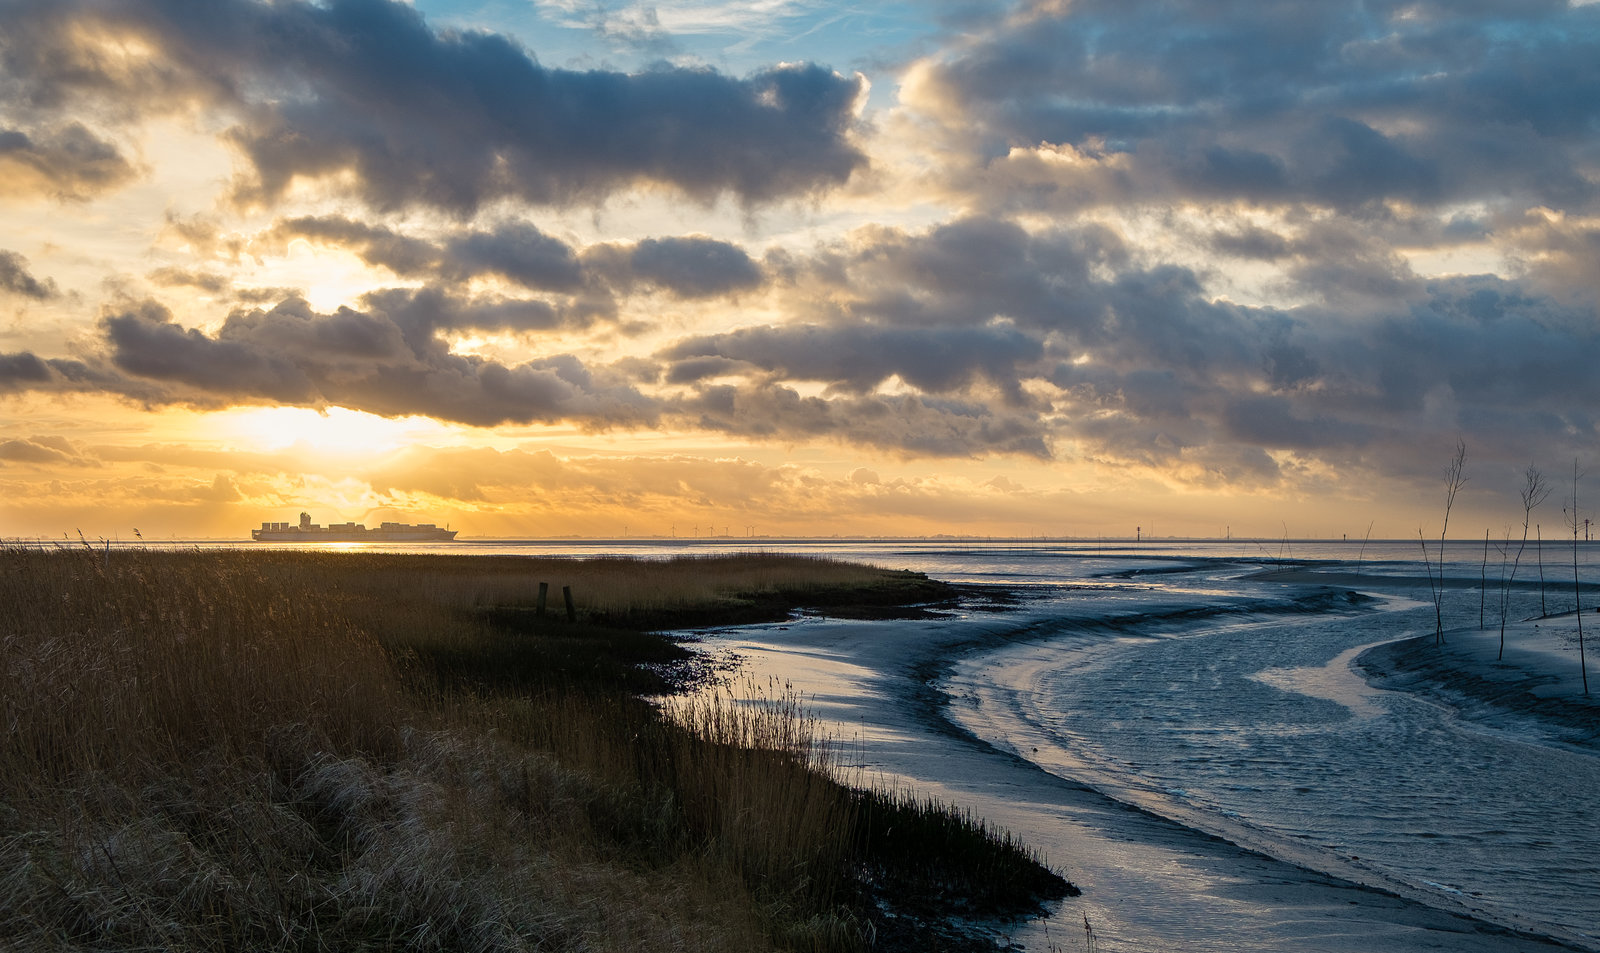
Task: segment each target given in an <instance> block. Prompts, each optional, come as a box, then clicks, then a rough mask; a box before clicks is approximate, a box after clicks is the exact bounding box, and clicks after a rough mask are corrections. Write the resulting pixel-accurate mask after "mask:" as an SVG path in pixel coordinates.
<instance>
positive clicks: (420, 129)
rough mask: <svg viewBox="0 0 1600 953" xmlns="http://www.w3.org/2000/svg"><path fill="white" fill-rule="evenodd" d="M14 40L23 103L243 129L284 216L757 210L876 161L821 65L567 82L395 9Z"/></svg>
mask: <svg viewBox="0 0 1600 953" xmlns="http://www.w3.org/2000/svg"><path fill="white" fill-rule="evenodd" d="M0 27H4V28H5V29H4V30H3V31H0V32H6V33H9V34H10V35H11V36H12V38H13V39H11V40H10V41H9V42H7V43H6V44H5V46H4V49H3V54H4V60H3V62H4V66H5V68H6V72H7V76H6V80H7V85H9V86H10V87H11V88H12V89H13V90H15V94H16V96H17V97H18V98H19V99H20V100H25V101H28V102H30V103H31V104H32V106H33V108H34V109H36V110H40V111H49V110H55V111H62V110H65V109H67V108H71V106H72V104H73V103H75V102H87V103H92V104H96V105H97V107H98V108H101V109H104V110H107V111H109V112H115V111H118V110H121V111H124V112H127V113H133V114H141V113H143V114H149V113H157V112H161V111H174V110H178V109H182V108H191V107H193V106H196V105H198V106H200V107H202V108H206V109H209V110H214V111H216V112H217V114H218V115H222V116H227V117H230V118H231V119H232V121H233V124H232V125H231V126H229V127H228V128H227V130H226V133H225V136H224V138H225V139H226V140H227V141H228V142H229V143H231V144H232V146H233V147H234V148H236V149H237V150H238V152H239V153H240V155H242V156H243V158H244V159H245V161H246V163H247V166H248V172H247V173H246V174H245V175H243V176H242V177H241V178H240V180H239V181H238V183H237V184H236V190H235V192H236V198H237V199H238V200H239V201H240V202H243V203H246V204H264V205H270V204H272V203H275V202H276V201H278V200H279V199H280V198H282V197H283V196H284V194H285V193H286V191H287V190H288V189H289V187H290V185H291V184H292V183H293V182H295V181H296V180H297V179H305V180H324V181H326V182H329V183H340V184H342V185H345V186H347V187H348V188H349V189H350V190H351V191H353V192H354V193H355V194H357V195H359V196H360V197H361V198H363V199H365V200H366V202H368V203H369V204H370V205H372V206H373V207H376V208H382V209H396V208H402V207H411V206H422V207H431V208H437V209H442V210H445V211H448V212H451V213H454V214H457V215H462V216H465V215H469V214H471V213H472V212H474V211H476V210H477V209H479V208H480V207H482V206H483V205H484V204H486V203H489V202H493V201H495V200H498V199H506V198H511V199H519V200H522V201H526V202H532V203H537V204H555V205H569V204H574V203H590V202H597V201H600V200H603V199H604V198H605V197H607V196H608V195H610V194H612V193H614V192H617V191H619V190H626V189H630V188H633V187H635V186H639V185H645V184H659V185H665V186H669V187H671V188H673V189H676V190H677V191H679V192H680V193H683V194H687V195H689V196H692V197H694V198H696V199H698V200H702V201H710V200H713V199H715V198H717V197H719V196H722V195H725V194H727V195H732V196H734V197H736V198H737V199H739V200H740V201H741V202H744V203H748V204H753V203H763V202H769V201H773V200H777V199H782V198H786V197H791V196H801V195H809V194H812V193H815V192H817V191H819V190H822V189H826V188H830V187H833V186H836V185H838V184H840V183H842V182H844V181H845V180H846V179H848V178H849V177H850V176H851V174H852V173H854V172H855V171H856V170H857V169H858V168H861V167H862V166H863V165H864V164H865V161H866V160H865V156H864V155H863V153H862V152H861V151H860V150H859V148H858V147H857V146H856V145H855V144H854V143H853V141H852V128H853V126H854V123H855V105H856V100H857V98H858V96H859V95H860V93H861V81H860V80H859V79H857V78H853V77H844V76H840V75H838V74H836V73H833V72H831V71H829V70H827V69H824V68H822V67H818V66H814V65H807V64H791V65H783V66H777V67H773V68H770V69H767V70H763V71H761V72H758V73H755V74H753V75H751V76H748V77H746V78H743V79H739V78H733V77H729V76H725V75H723V74H720V73H717V72H715V71H713V70H709V69H691V68H672V67H660V68H656V69H652V70H649V71H646V72H642V73H635V74H629V73H621V72H612V71H605V70H590V71H584V72H577V71H571V70H561V69H552V68H548V67H545V66H543V65H541V64H540V63H539V62H538V61H537V60H536V59H535V58H534V56H533V55H532V54H531V53H530V52H528V51H527V50H525V49H523V48H522V47H521V46H519V45H518V44H517V43H516V42H514V41H513V40H511V39H509V38H508V37H506V36H503V35H499V34H495V33H488V32H482V31H473V30H468V31H459V30H436V29H434V28H432V27H430V26H429V25H428V23H427V22H426V21H425V20H424V19H423V17H422V15H421V14H420V13H418V12H417V11H416V10H415V9H414V8H412V7H411V6H409V5H408V4H404V3H400V2H394V0H330V2H327V3H321V4H314V3H310V2H304V0H285V2H277V3H266V2H259V0H217V2H213V3H209V4H206V5H205V9H204V10H203V11H197V10H196V9H195V8H194V6H193V5H192V4H190V3H186V2H181V0H128V2H124V3H120V4H115V5H109V6H108V5H104V4H99V3H91V2H88V0H62V2H58V3H50V4H42V3H38V2H27V3H21V4H14V5H11V6H9V7H8V8H7V11H6V13H5V14H3V15H0ZM107 48H114V49H122V50H125V51H135V52H132V53H125V54H124V55H122V56H121V57H113V56H106V55H101V54H102V53H103V51H104V50H105V49H107ZM69 132H70V130H69ZM8 135H15V136H17V137H20V138H19V139H18V143H19V144H18V146H17V148H18V149H21V150H23V154H28V155H31V154H32V153H28V152H27V151H26V148H25V147H27V144H28V142H29V140H28V139H27V137H26V136H22V134H20V133H16V134H8ZM60 136H68V138H66V139H61V138H60ZM7 141H9V140H5V139H0V149H3V148H5V143H6V142H7ZM58 141H59V145H58V149H57V151H63V150H65V151H66V152H68V153H69V154H71V155H73V156H74V157H77V158H79V159H80V161H78V162H77V163H76V167H80V168H81V167H84V166H85V163H84V162H83V161H81V160H82V158H85V157H86V156H84V155H83V153H84V152H85V149H86V148H87V147H88V146H90V145H93V143H94V142H97V140H92V139H91V137H89V136H88V133H87V132H86V131H84V130H82V129H81V127H77V132H75V133H71V134H70V135H69V133H67V132H63V133H61V134H59V136H58ZM101 145H102V146H103V144H101ZM69 146H77V148H76V151H75V152H74V151H73V149H70V148H67V147H69ZM33 148H34V149H35V150H37V148H38V147H37V146H35V147H33ZM90 151H92V150H90ZM100 151H101V152H105V149H103V148H102V149H101V150H100ZM3 154H4V153H3V152H0V155H3ZM100 158H101V161H102V165H104V164H105V163H107V162H112V161H114V160H115V159H116V157H115V155H114V154H108V155H105V156H102V157H100ZM124 165H125V164H124ZM121 168H122V166H114V167H112V168H107V169H106V170H105V171H104V172H103V173H102V177H105V175H107V174H109V173H110V172H112V171H116V170H119V169H121Z"/></svg>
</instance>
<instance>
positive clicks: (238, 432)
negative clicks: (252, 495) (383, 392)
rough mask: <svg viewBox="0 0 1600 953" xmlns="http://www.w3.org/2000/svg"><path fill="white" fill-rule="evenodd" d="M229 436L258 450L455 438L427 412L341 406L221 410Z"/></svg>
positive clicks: (375, 448) (384, 448)
mask: <svg viewBox="0 0 1600 953" xmlns="http://www.w3.org/2000/svg"><path fill="white" fill-rule="evenodd" d="M219 416H221V417H223V418H224V419H223V420H221V421H219V422H218V423H219V425H220V426H219V429H221V430H222V431H223V432H225V433H226V434H227V436H228V437H229V438H230V441H238V442H239V443H242V444H246V445H248V446H249V447H251V448H253V449H257V450H283V449H286V448H289V447H307V448H310V449H312V450H317V451H321V452H324V453H339V454H348V453H387V452H390V451H394V450H399V449H401V448H403V447H406V446H409V445H411V444H413V443H417V442H431V443H435V444H437V443H444V442H453V441H451V437H452V434H451V431H450V428H448V427H446V426H445V425H443V424H441V423H439V422H438V421H436V420H433V419H430V418H428V417H397V418H390V417H379V416H377V415H376V414H368V413H363V412H361V411H359V410H347V409H345V408H343V407H330V408H328V409H327V410H326V411H321V412H318V411H315V410H310V409H308V408H304V407H251V408H240V409H237V410H231V411H225V412H224V413H223V414H221V415H219Z"/></svg>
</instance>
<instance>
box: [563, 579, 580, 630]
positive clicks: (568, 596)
mask: <svg viewBox="0 0 1600 953" xmlns="http://www.w3.org/2000/svg"><path fill="white" fill-rule="evenodd" d="M561 598H562V599H563V600H565V601H566V603H567V621H568V622H576V621H578V610H577V609H576V608H574V607H573V605H572V587H571V586H562V587H561Z"/></svg>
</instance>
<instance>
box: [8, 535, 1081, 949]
mask: <svg viewBox="0 0 1600 953" xmlns="http://www.w3.org/2000/svg"><path fill="white" fill-rule="evenodd" d="M541 581H548V582H550V583H553V584H555V585H556V586H557V587H560V586H563V585H570V586H572V587H573V589H574V591H575V592H577V593H578V594H579V598H578V600H577V603H578V606H579V610H580V611H579V614H578V620H577V621H576V622H568V621H567V620H566V618H565V616H564V614H562V613H546V614H543V615H541V614H539V613H538V612H537V608H536V595H537V586H538V583H539V582H541ZM942 595H947V593H943V592H941V591H940V587H939V585H938V584H936V583H931V582H929V581H928V580H927V579H926V578H925V577H921V576H918V575H914V574H909V573H900V572H890V571H887V570H879V569H874V568H871V567H863V566H851V565H846V564H840V563H834V562H829V561H825V560H818V559H811V558H806V557H795V556H776V555H773V556H764V555H749V556H737V557H718V558H713V559H690V560H685V559H679V560H671V561H662V562H644V561H637V560H556V559H551V560H537V559H527V558H518V557H507V558H498V557H452V556H388V555H371V554H328V553H289V552H219V551H209V552H155V551H145V550H131V551H129V550H122V551H117V552H108V553H102V552H101V551H98V550H95V549H90V548H86V547H84V548H77V549H61V548H57V549H39V548H15V547H13V548H4V549H0V716H3V718H4V723H5V725H6V731H7V734H6V745H5V748H4V750H3V751H0V935H4V936H6V937H9V938H10V942H12V943H15V944H18V945H19V946H23V947H29V948H48V949H90V948H93V949H134V948H138V949H150V948H162V949H175V950H222V949H247V948H248V949H278V950H313V949H315V950H324V949H325V950H333V949H339V950H361V949H386V950H387V949H418V950H428V949H471V950H502V949H505V950H519V949H541V950H578V949H583V950H591V949H613V950H622V949H628V950H650V949H694V950H741V951H743V950H761V949H792V950H817V951H824V950H860V949H868V948H915V947H916V946H917V945H919V944H920V945H923V946H927V945H929V938H934V939H935V941H936V942H937V943H938V944H942V948H947V949H963V948H977V945H981V941H978V940H965V939H962V938H961V937H960V936H958V935H957V934H956V933H953V932H950V931H949V930H948V929H947V927H945V926H942V925H941V923H940V922H939V921H940V920H942V919H943V918H944V917H945V916H946V915H947V914H948V913H950V912H956V913H962V914H965V915H969V916H1003V915H1019V914H1024V913H1028V912H1032V911H1034V910H1036V909H1037V908H1038V905H1039V904H1040V903H1041V902H1042V901H1043V900H1045V899H1048V898H1051V897H1059V896H1062V895H1065V894H1067V893H1068V892H1071V891H1072V888H1071V886H1070V884H1068V883H1067V882H1066V881H1065V880H1063V879H1062V878H1060V877H1059V876H1058V875H1056V874H1054V873H1052V872H1050V871H1049V870H1047V869H1046V868H1044V867H1043V866H1042V865H1041V864H1040V863H1039V861H1038V859H1037V858H1036V857H1034V856H1033V855H1032V854H1031V853H1030V852H1029V851H1028V850H1027V849H1026V848H1024V847H1023V846H1021V845H1020V844H1018V843H1016V842H1015V841H1013V840H1012V839H1010V838H1009V837H1007V836H1004V835H1000V834H996V833H995V832H992V831H989V830H987V829H985V828H984V827H983V825H982V824H981V823H978V822H975V821H974V820H973V819H971V818H969V817H966V816H964V815H961V814H960V813H959V812H955V811H952V810H951V809H949V808H947V807H945V806H944V805H940V804H934V803H924V802H917V801H915V800H912V799H908V798H905V797H902V796H896V795H892V794H885V793H881V792H872V791H866V790H860V789H856V788H852V787H850V786H848V785H847V784H845V783H842V780H848V779H841V777H840V772H839V771H838V769H837V767H836V766H835V764H834V762H833V761H832V759H831V757H830V755H829V754H828V750H827V748H826V746H824V745H822V744H820V743H819V742H818V740H817V737H816V734H815V732H814V730H813V726H812V725H811V724H810V722H809V721H808V720H807V718H806V716H805V714H804V712H803V710H802V709H801V708H800V707H799V705H798V704H797V703H796V702H795V700H794V699H793V698H792V697H791V698H784V697H783V696H782V693H781V692H779V693H777V697H775V698H774V699H773V702H774V703H773V704H769V705H765V706H757V707H750V706H744V705H736V704H734V703H733V702H732V701H731V700H729V699H726V698H724V697H722V696H717V695H715V694H713V695H711V696H709V697H708V698H707V699H706V700H704V701H698V702H680V703H675V704H670V705H665V706H663V705H656V704H652V703H650V702H647V701H645V700H643V699H642V698H641V697H640V696H641V695H642V694H655V693H660V692H663V691H666V690H668V689H670V688H671V687H672V685H673V683H674V680H675V677H676V675H675V673H681V672H682V671H684V669H683V666H682V665H681V663H682V661H683V660H684V659H685V658H686V657H688V654H689V653H688V652H687V650H686V649H685V648H684V647H683V646H681V645H679V644H677V643H676V642H674V641H672V640H671V639H668V638H665V637H662V636H659V635H656V634H652V633H651V632H650V631H649V630H650V629H652V628H655V627H656V626H658V625H659V624H660V623H661V622H662V621H663V620H670V621H676V622H686V621H689V620H697V623H698V624H705V623H710V622H714V621H717V620H719V619H725V618H732V619H739V620H744V619H748V618H750V617H752V616H755V615H760V614H762V613H766V614H768V616H769V617H770V614H771V613H774V612H776V613H779V615H780V616H781V614H782V612H783V611H786V610H787V609H789V608H792V607H794V606H798V605H803V604H806V603H807V602H813V601H814V602H823V603H837V604H841V605H855V606H868V607H877V608H881V607H883V606H887V605H893V604H903V603H916V602H926V601H928V600H929V599H934V598H938V597H940V596H942ZM897 912H898V913H900V914H901V915H899V916H892V915H891V914H894V913H897Z"/></svg>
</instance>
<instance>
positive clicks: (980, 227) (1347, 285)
mask: <svg viewBox="0 0 1600 953" xmlns="http://www.w3.org/2000/svg"><path fill="white" fill-rule="evenodd" d="M1596 275H1600V4H1594V3H1576V2H1567V0H1421V2H1391V0H1363V2H1344V0H1317V2H1306V0H1302V2H1280V0H1187V2H1186V0H1023V2H990V0H925V2H920V3H918V2H890V3H878V4H846V3H842V2H834V0H756V2H741V3H723V2H718V0H663V2H658V3H637V2H627V0H416V2H414V3H403V2H396V0H320V2H305V0H273V2H263V0H0V537H43V538H57V539H59V538H61V537H63V536H64V535H68V536H72V537H74V538H75V537H76V534H77V533H79V532H82V533H84V534H86V535H87V536H88V537H90V538H94V537H98V536H104V537H108V538H119V539H126V538H129V537H131V536H132V535H133V533H134V530H135V529H138V530H139V531H140V535H142V536H144V537H145V538H148V539H162V538H173V537H180V538H181V537H243V536H244V535H245V532H246V531H247V530H248V529H249V528H251V527H253V526H258V525H259V524H260V523H261V522H263V521H274V522H277V521H285V520H288V521H293V520H295V519H297V516H298V513H299V512H301V511H302V510H303V511H307V512H310V513H311V514H312V516H313V519H314V520H316V521H317V522H323V523H327V522H340V521H344V520H354V521H358V522H366V523H367V524H368V525H373V524H375V523H377V522H380V521H383V520H400V521H406V522H437V523H440V524H448V525H450V526H451V527H452V528H455V529H458V530H459V531H460V532H461V534H462V536H463V537H469V536H521V537H527V536H562V535H580V536H597V537H605V536H617V535H623V534H627V535H633V536H644V535H661V536H669V535H677V536H680V537H689V536H706V535H711V534H715V535H719V536H720V535H724V534H726V535H729V536H735V537H737V536H768V535H791V536H793V535H808V536H831V535H895V536H923V535H933V534H952V535H979V536H982V535H991V536H1079V537H1095V536H1131V535H1134V534H1135V532H1138V533H1140V534H1142V535H1146V536H1169V535H1170V536H1224V535H1232V536H1235V537H1248V536H1259V537H1266V538H1278V537H1281V536H1289V537H1340V536H1346V535H1347V536H1349V537H1350V538H1352V539H1355V538H1363V537H1365V536H1366V535H1368V534H1370V535H1371V536H1372V537H1373V538H1380V537H1397V538H1405V537H1414V536H1415V535H1416V534H1417V532H1418V530H1419V529H1421V530H1426V532H1427V533H1428V534H1429V535H1432V534H1435V533H1437V532H1438V531H1439V529H1440V521H1441V518H1442V514H1443V499H1444V470H1445V467H1446V465H1447V464H1449V462H1450V460H1451V458H1452V456H1453V454H1454V451H1455V448H1456V446H1457V444H1458V443H1460V444H1464V445H1465V447H1466V448H1467V464H1466V475H1467V478H1468V482H1467V484H1466V486H1465V487H1464V489H1463V490H1462V492H1461V495H1460V496H1459V497H1458V499H1457V501H1456V510H1455V511H1454V513H1453V515H1452V518H1451V524H1450V525H1451V533H1452V535H1455V534H1457V533H1460V534H1464V535H1466V536H1469V537H1472V538H1477V537H1478V536H1480V535H1481V534H1482V533H1484V532H1488V533H1490V534H1491V535H1492V536H1493V537H1494V538H1495V539H1501V538H1503V536H1504V535H1507V534H1510V535H1513V536H1515V535H1519V534H1520V530H1521V519H1522V510H1521V506H1520V503H1519V502H1518V498H1517V493H1518V489H1519V488H1520V487H1521V486H1522V483H1523V480H1524V472H1525V470H1526V468H1528V467H1530V466H1533V467H1537V468H1539V469H1540V470H1542V471H1543V472H1544V473H1545V475H1546V476H1547V477H1548V478H1549V479H1550V480H1551V481H1552V483H1554V484H1555V486H1556V489H1557V492H1556V493H1555V494H1554V496H1553V497H1552V502H1550V503H1547V504H1545V506H1543V507H1542V508H1541V509H1540V510H1539V511H1537V512H1535V514H1534V517H1533V519H1534V521H1535V523H1536V524H1538V531H1539V532H1541V533H1543V535H1544V536H1546V537H1549V536H1552V535H1560V534H1561V533H1562V532H1564V531H1565V529H1564V527H1562V526H1561V523H1562V514H1561V507H1560V505H1559V504H1558V503H1556V502H1555V501H1556V500H1559V499H1561V498H1562V497H1567V498H1568V500H1569V503H1570V496H1571V493H1572V490H1573V481H1572V476H1571V474H1572V469H1573V466H1574V464H1576V465H1577V467H1578V469H1579V471H1580V480H1579V482H1578V484H1577V490H1578V492H1579V494H1580V498H1579V510H1580V512H1582V513H1584V514H1585V515H1589V511H1590V510H1591V509H1592V508H1593V505H1592V504H1591V503H1590V502H1589V501H1588V498H1589V496H1593V498H1594V499H1595V500H1600V423H1597V418H1596V414H1597V413H1600V281H1597V279H1596ZM1591 467H1592V468H1593V470H1594V473H1593V475H1592V476H1588V469H1589V468H1591ZM1586 476H1587V479H1588V481H1589V482H1590V485H1587V486H1586V485H1585V482H1586V480H1585V477H1586Z"/></svg>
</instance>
